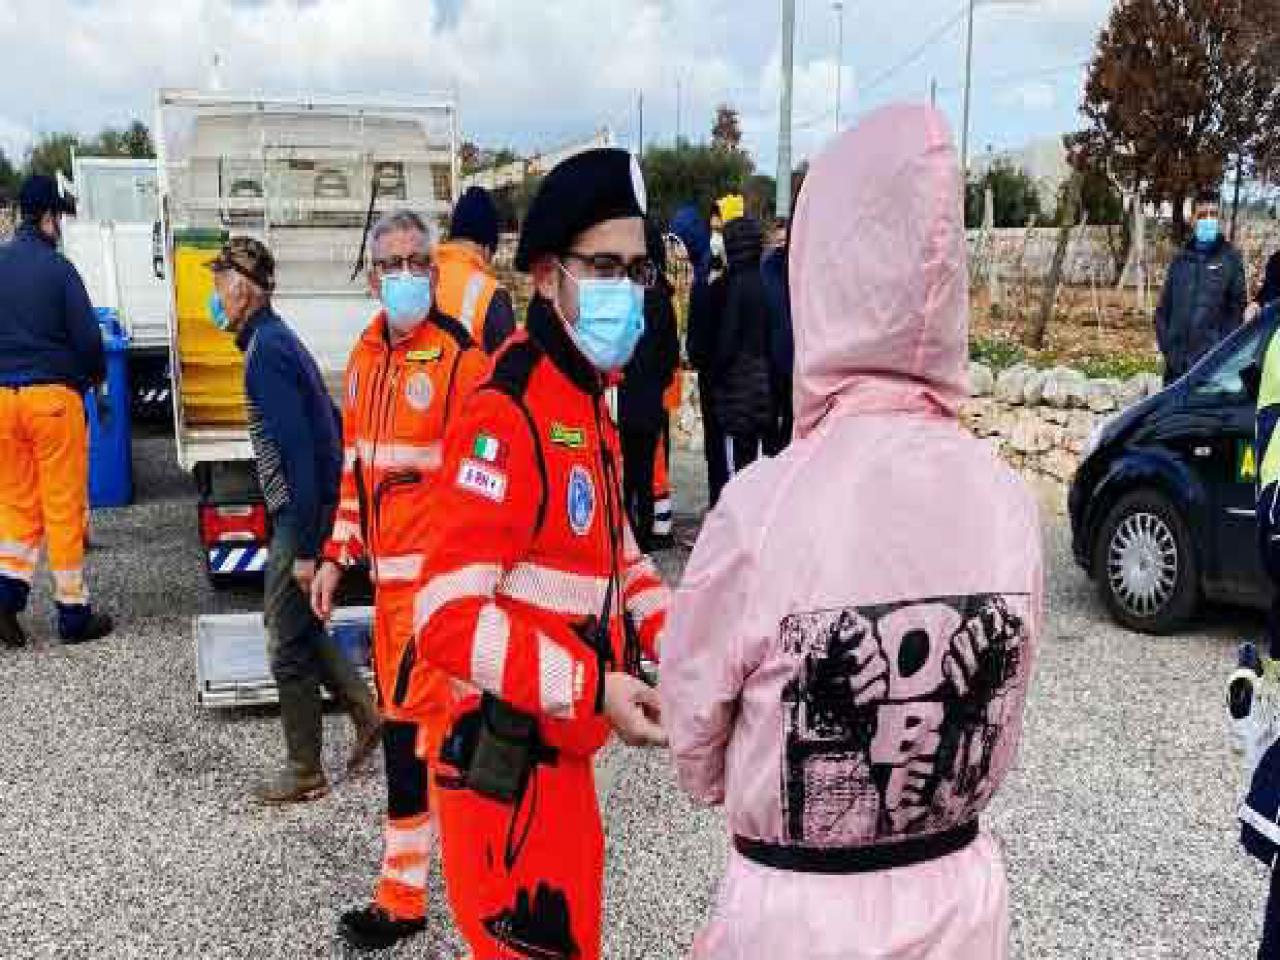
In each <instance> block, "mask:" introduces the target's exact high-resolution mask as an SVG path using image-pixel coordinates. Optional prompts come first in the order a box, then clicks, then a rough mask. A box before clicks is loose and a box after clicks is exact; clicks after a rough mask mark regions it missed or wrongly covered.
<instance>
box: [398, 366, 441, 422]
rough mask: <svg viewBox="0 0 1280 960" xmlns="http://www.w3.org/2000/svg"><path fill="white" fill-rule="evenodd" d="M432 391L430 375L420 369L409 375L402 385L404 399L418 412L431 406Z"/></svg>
mask: <svg viewBox="0 0 1280 960" xmlns="http://www.w3.org/2000/svg"><path fill="white" fill-rule="evenodd" d="M434 392H435V391H434V389H433V388H432V386H431V377H430V376H429V375H428V374H426V373H424V372H423V371H421V370H419V371H418V372H417V373H415V374H414V375H413V376H411V377H410V378H409V380H408V382H407V383H406V384H405V385H404V398H405V400H406V401H407V402H408V404H409V406H411V407H413V409H415V410H417V411H418V412H419V413H425V412H426V411H427V409H428V408H429V407H430V406H431V397H432V395H433V393H434Z"/></svg>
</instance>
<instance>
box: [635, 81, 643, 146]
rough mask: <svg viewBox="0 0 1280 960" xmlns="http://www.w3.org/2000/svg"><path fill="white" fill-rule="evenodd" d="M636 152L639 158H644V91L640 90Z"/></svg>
mask: <svg viewBox="0 0 1280 960" xmlns="http://www.w3.org/2000/svg"><path fill="white" fill-rule="evenodd" d="M636 153H638V154H639V155H640V159H641V160H643V159H644V91H643V90H641V91H640V144H639V148H638V149H637V150H636Z"/></svg>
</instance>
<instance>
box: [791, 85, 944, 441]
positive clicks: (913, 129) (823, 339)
mask: <svg viewBox="0 0 1280 960" xmlns="http://www.w3.org/2000/svg"><path fill="white" fill-rule="evenodd" d="M960 196H961V195H960V169H959V161H958V159H957V157H956V151H955V149H954V148H953V146H952V142H951V135H950V131H949V130H948V128H947V124H946V120H945V119H944V118H943V116H942V114H940V113H939V112H938V111H936V110H934V109H932V108H929V107H925V106H906V105H895V106H889V107H885V108H882V109H880V110H877V111H875V112H873V113H871V114H870V115H869V116H867V118H866V119H865V120H863V121H862V123H860V124H859V125H858V126H857V127H856V128H854V129H853V130H850V131H848V132H847V133H845V134H843V135H841V136H840V137H839V138H837V139H836V140H835V141H834V143H832V144H831V145H830V146H829V147H828V148H827V149H826V150H825V151H823V153H822V154H821V156H819V157H818V158H817V159H816V160H815V161H814V162H813V164H812V165H811V166H810V168H809V174H808V176H807V177H806V179H805V182H804V186H803V188H802V189H801V192H800V199H799V204H798V206H797V210H796V217H795V224H794V230H793V233H792V237H791V255H790V269H791V304H792V311H793V323H794V328H795V340H796V366H795V395H794V403H795V414H796V434H797V436H805V435H807V434H809V433H811V432H812V431H813V430H814V428H815V427H816V426H817V425H818V424H819V423H820V422H821V421H822V419H823V417H824V416H826V414H827V413H828V412H829V411H830V410H831V409H832V408H833V407H834V406H836V405H837V403H839V404H841V405H848V406H851V407H853V408H855V409H861V410H864V411H867V412H871V411H878V410H891V409H918V408H920V407H921V406H925V407H932V408H934V409H937V410H938V411H940V412H945V413H948V414H954V413H955V412H956V411H957V410H958V409H959V405H960V402H961V400H962V399H963V398H964V397H965V396H966V395H967V393H968V345H969V344H968V341H969V274H968V258H967V252H966V248H965V235H964V227H963V220H962V213H961V206H960Z"/></svg>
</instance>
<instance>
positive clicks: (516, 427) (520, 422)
mask: <svg viewBox="0 0 1280 960" xmlns="http://www.w3.org/2000/svg"><path fill="white" fill-rule="evenodd" d="M601 388H602V384H601V382H600V378H599V376H598V375H597V374H596V372H595V371H594V370H593V369H592V368H591V367H590V366H589V365H588V364H587V362H586V361H585V360H584V359H583V358H582V357H581V355H580V354H579V353H578V352H577V350H576V349H575V348H574V347H573V345H572V343H571V341H570V340H569V337H568V334H567V332H566V331H565V329H564V327H563V325H562V324H561V323H560V321H559V320H558V319H557V318H556V317H555V316H554V315H553V314H552V312H551V310H550V308H549V307H548V306H547V304H546V303H545V302H544V301H542V300H538V299H535V301H534V302H533V304H532V305H531V306H530V308H529V315H528V323H527V330H526V332H524V333H519V334H516V336H515V337H513V338H512V339H511V340H510V341H509V343H508V345H507V347H506V348H505V349H504V350H503V352H502V353H501V354H500V355H499V357H498V358H497V359H496V360H495V362H494V369H493V374H492V376H491V378H490V380H489V381H488V383H487V384H486V385H485V386H483V387H481V388H480V389H479V390H478V391H477V392H476V393H474V394H473V395H472V396H471V397H470V398H469V399H468V401H467V402H466V404H465V405H464V407H463V410H462V414H461V416H460V417H459V418H458V419H457V420H456V421H455V422H454V423H453V424H452V425H451V427H450V430H449V434H448V439H447V443H446V452H445V463H444V468H443V470H442V472H441V475H440V479H439V482H438V484H437V487H436V491H435V495H434V496H433V497H432V500H431V504H430V507H429V511H428V515H427V516H426V517H425V518H424V520H423V523H422V527H421V530H422V534H421V535H422V538H423V542H424V543H425V548H426V564H425V567H424V569H423V575H422V580H423V585H422V588H421V590H420V592H419V593H418V596H417V599H416V601H415V610H414V638H415V643H414V645H413V646H411V647H409V648H407V649H406V651H405V656H404V660H403V661H402V663H401V669H400V673H399V676H398V679H397V690H396V692H397V694H398V695H400V700H399V701H398V703H399V705H401V706H403V708H404V709H405V711H406V712H408V713H409V714H411V715H412V714H415V713H417V712H418V711H420V710H421V709H422V707H423V702H424V690H426V689H427V684H426V683H425V682H424V681H425V680H426V679H428V678H429V677H430V674H431V672H432V670H433V669H435V668H439V669H440V670H442V671H444V672H445V673H447V674H448V675H449V676H451V677H453V678H455V679H456V680H459V681H462V682H463V683H465V684H469V685H470V686H471V687H473V688H478V689H480V690H484V691H488V692H490V693H493V694H495V695H496V696H499V697H501V698H502V699H503V700H505V701H507V702H508V703H509V704H511V705H512V706H514V707H515V708H517V709H519V710H522V711H524V712H526V713H529V714H533V715H535V716H537V717H538V719H539V721H540V723H539V726H540V728H541V731H542V737H543V741H544V742H545V743H546V744H548V745H549V746H552V747H555V748H558V749H562V750H565V751H566V752H568V753H570V754H573V755H579V756H587V755H590V754H591V753H592V752H594V751H595V750H597V749H598V748H599V747H600V746H602V745H603V744H604V742H605V741H606V740H607V739H608V736H609V727H608V724H607V723H606V722H605V720H604V719H603V717H602V716H601V715H600V709H601V702H600V701H601V699H602V697H603V676H604V671H605V670H606V669H612V670H623V669H629V668H630V669H634V667H635V666H636V665H637V663H638V660H639V658H640V657H642V656H644V657H648V658H650V659H653V660H656V659H657V655H658V645H659V636H660V634H661V632H662V630H663V628H664V627H665V624H666V611H667V606H668V602H669V592H668V590H667V588H666V586H665V585H664V584H663V582H662V580H661V578H660V577H659V575H658V572H657V570H656V569H655V568H654V566H653V564H652V563H651V562H650V561H649V560H648V558H647V557H645V556H644V555H643V554H641V553H640V551H639V549H638V548H637V547H636V543H635V539H634V537H633V536H632V534H631V530H630V528H629V527H628V526H627V523H626V520H625V513H624V512H623V510H622V496H621V487H620V484H619V477H620V473H621V455H620V453H619V450H620V446H619V441H618V434H617V429H616V428H615V427H614V425H613V423H612V421H611V420H610V418H609V415H608V411H607V410H606V408H605V400H604V396H603V391H602V389H601ZM611 581H612V582H613V584H614V586H613V587H612V589H610V586H609V585H610V582H611ZM606 596H608V597H609V600H610V602H609V610H608V612H607V613H606V612H605V610H604V607H605V598H606ZM624 611H625V613H626V614H627V615H629V616H630V618H631V620H632V622H633V623H634V625H635V627H636V631H635V638H636V641H637V642H636V643H633V644H628V643H627V642H626V632H625V631H624V628H623V626H622V616H623V613H624ZM602 616H607V617H608V622H609V630H608V642H607V644H604V643H601V644H599V645H598V646H596V645H593V643H592V642H590V638H591V637H592V636H593V634H592V633H591V632H590V631H588V630H587V629H586V628H585V625H586V624H587V623H588V621H589V620H591V619H595V620H597V621H598V620H599V619H600V618H601V617H602ZM637 648H638V649H637ZM473 707H474V697H468V698H465V699H464V700H462V701H460V702H459V703H458V704H457V705H456V707H455V711H456V713H455V715H457V714H460V713H462V712H465V711H466V710H468V709H472V708H473Z"/></svg>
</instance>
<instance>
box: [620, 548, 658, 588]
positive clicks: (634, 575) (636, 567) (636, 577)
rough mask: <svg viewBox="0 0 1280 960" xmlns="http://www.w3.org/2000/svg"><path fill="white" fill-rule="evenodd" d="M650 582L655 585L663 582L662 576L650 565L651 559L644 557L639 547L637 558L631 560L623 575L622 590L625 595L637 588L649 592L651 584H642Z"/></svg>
mask: <svg viewBox="0 0 1280 960" xmlns="http://www.w3.org/2000/svg"><path fill="white" fill-rule="evenodd" d="M648 580H652V581H653V583H654V584H661V583H662V582H663V580H662V576H661V575H660V574H659V573H658V568H657V567H655V566H654V565H653V564H652V563H650V562H649V559H648V558H647V557H645V556H644V555H642V554H641V553H640V549H639V548H638V547H637V548H636V553H635V556H634V557H632V558H631V562H630V564H629V565H628V566H627V569H626V572H625V573H624V574H623V575H622V590H623V592H624V593H630V592H631V591H633V590H636V589H637V588H643V589H645V590H648V589H649V588H650V586H651V584H648V583H642V581H648Z"/></svg>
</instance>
